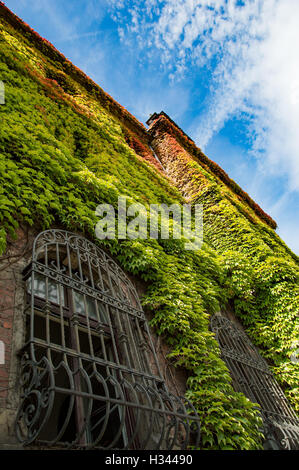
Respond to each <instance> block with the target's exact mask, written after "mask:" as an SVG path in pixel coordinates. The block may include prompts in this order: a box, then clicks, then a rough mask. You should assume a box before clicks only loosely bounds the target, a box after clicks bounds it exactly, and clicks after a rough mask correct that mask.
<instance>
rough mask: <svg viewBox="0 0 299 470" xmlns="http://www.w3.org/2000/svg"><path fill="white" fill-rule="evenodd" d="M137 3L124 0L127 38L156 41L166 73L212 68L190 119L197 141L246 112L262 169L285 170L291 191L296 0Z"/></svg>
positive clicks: (296, 163)
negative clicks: (205, 96) (129, 15)
mask: <svg viewBox="0 0 299 470" xmlns="http://www.w3.org/2000/svg"><path fill="white" fill-rule="evenodd" d="M125 3H126V2H124V4H125ZM143 3H144V2H142V3H140V2H139V1H137V0H133V1H130V11H132V12H133V14H134V22H133V23H132V22H128V18H126V24H125V25H124V26H123V31H124V34H125V36H126V38H127V39H128V36H129V34H130V33H133V34H134V35H135V37H137V38H138V40H139V43H140V44H143V45H144V44H145V43H146V44H147V45H151V46H152V45H155V47H156V49H158V50H160V52H161V54H162V57H161V60H162V62H163V63H164V64H166V65H167V67H168V68H169V73H170V76H171V77H172V78H173V77H174V76H176V77H177V78H179V76H181V75H182V74H184V73H185V71H186V69H187V68H188V67H190V64H191V65H192V67H193V69H194V67H198V74H200V69H201V68H202V67H206V66H209V67H212V74H211V82H210V84H209V85H210V93H209V98H208V100H207V101H206V103H205V107H204V110H203V111H202V110H200V113H199V119H198V121H197V122H196V125H197V128H196V129H197V130H196V132H195V136H196V141H197V142H198V144H199V145H200V146H201V147H205V146H206V145H207V144H208V142H209V141H210V139H211V138H212V137H213V135H215V133H217V132H218V131H219V130H220V129H221V128H222V127H223V125H224V124H225V122H226V121H227V120H228V119H229V118H231V117H232V116H233V115H236V114H237V113H240V112H242V113H245V114H247V115H248V117H249V116H250V120H249V121H248V123H249V127H248V132H249V135H250V137H251V141H252V149H253V151H254V152H255V155H256V156H258V157H260V158H259V161H260V167H261V170H262V171H266V172H273V174H275V173H276V174H277V173H279V172H281V173H284V174H287V175H288V178H289V183H290V189H292V190H299V131H298V122H299V53H298V46H299V27H298V25H299V2H298V0H246V1H245V2H240V1H238V2H237V1H235V0H217V1H216V0H215V1H213V0H202V1H198V0H166V1H159V0H155V1H153V0H151V1H150V2H145V3H146V4H147V6H146V7H145V6H144V5H143ZM242 3H243V5H242ZM149 12H151V15H150V14H149ZM118 21H119V22H120V21H121V13H120V12H119V16H118Z"/></svg>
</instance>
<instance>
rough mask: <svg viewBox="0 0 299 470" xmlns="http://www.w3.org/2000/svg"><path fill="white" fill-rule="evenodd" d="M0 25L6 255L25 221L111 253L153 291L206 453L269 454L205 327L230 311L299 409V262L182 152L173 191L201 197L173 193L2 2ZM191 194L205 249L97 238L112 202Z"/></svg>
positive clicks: (131, 136) (97, 97)
mask: <svg viewBox="0 0 299 470" xmlns="http://www.w3.org/2000/svg"><path fill="white" fill-rule="evenodd" d="M0 14H1V18H0V26H1V29H0V59H1V60H0V79H1V80H2V81H3V82H4V83H5V97H6V102H5V105H1V106H0V119H1V125H0V207H1V211H0V223H1V229H0V249H1V253H4V252H5V246H6V237H7V235H9V236H10V237H13V236H14V235H15V233H16V229H17V228H18V226H19V224H29V225H34V226H35V227H40V229H45V228H49V227H54V226H62V227H64V228H66V229H69V230H72V231H75V232H76V231H77V232H79V233H84V234H85V236H87V237H88V238H89V239H91V240H93V241H96V242H97V243H101V246H102V247H104V248H105V249H107V250H108V251H109V253H111V255H112V256H113V257H114V258H115V259H116V260H117V261H118V262H119V263H120V265H121V266H122V267H123V269H125V270H126V271H127V272H128V273H132V274H134V275H136V276H138V277H139V278H140V279H143V280H144V281H145V282H146V283H147V285H148V288H147V292H146V294H145V296H144V298H143V299H142V300H143V305H144V307H145V309H146V310H147V311H148V312H150V315H151V316H152V325H153V326H154V327H155V329H156V331H157V333H158V334H160V335H162V337H163V338H164V340H165V341H166V342H167V343H168V345H169V346H170V347H171V351H172V352H171V354H170V358H171V360H172V361H173V363H174V364H175V365H179V366H182V367H184V368H185V369H186V370H187V371H188V374H189V379H188V382H187V396H188V398H189V399H191V400H192V402H193V403H194V405H195V406H196V408H197V410H198V412H199V415H200V417H201V421H202V438H201V447H202V448H204V449H258V448H261V445H262V444H261V442H262V441H261V437H262V436H261V433H260V428H261V420H260V418H259V415H258V412H257V410H256V405H254V404H252V403H251V402H250V401H249V400H248V399H247V398H246V397H245V396H244V395H243V394H241V393H236V392H234V390H233V388H232V385H231V378H230V375H229V372H228V370H227V368H226V366H225V364H224V362H223V361H222V360H221V359H220V351H219V347H218V345H217V343H216V341H215V339H214V336H213V334H212V333H211V332H210V331H209V319H210V316H211V315H212V314H213V313H215V312H218V311H220V310H221V308H223V307H224V306H225V305H226V304H227V303H228V302H233V304H234V307H235V309H236V313H237V315H238V316H239V318H240V319H241V320H242V322H243V324H244V325H245V326H246V327H247V331H248V333H249V334H250V336H251V338H252V340H253V341H254V343H255V344H256V345H257V346H259V347H260V348H261V350H262V353H263V355H264V356H265V357H267V359H268V360H269V363H270V364H271V365H272V367H273V370H274V372H275V374H276V377H277V379H278V380H279V381H280V383H282V385H283V386H284V388H285V390H286V393H287V394H288V396H289V399H290V400H291V401H292V403H293V404H295V386H296V377H297V382H298V375H297V376H296V370H295V369H296V367H298V366H297V365H296V364H294V363H292V362H291V361H290V359H289V356H290V354H291V352H292V349H291V348H292V344H293V341H294V339H295V338H296V328H295V316H296V312H298V303H299V302H298V297H299V296H298V272H299V271H298V262H297V260H296V257H295V255H293V254H292V253H291V252H290V250H289V249H288V248H287V247H286V246H285V245H284V243H283V242H282V241H281V240H280V239H279V238H278V236H277V235H276V234H275V232H274V231H273V229H272V228H270V226H269V224H266V223H265V221H262V220H261V219H260V217H259V216H257V214H256V212H255V211H254V209H253V208H252V207H250V206H249V205H248V202H246V201H245V200H244V199H240V198H239V197H238V196H237V195H236V193H235V192H234V191H233V189H232V188H229V187H228V186H227V185H225V184H224V183H223V181H221V179H220V178H218V177H217V176H216V175H215V173H214V172H213V171H211V170H209V169H208V168H204V167H203V166H202V165H200V163H199V162H198V161H196V158H195V157H194V158H193V157H192V158H190V153H188V152H187V151H186V150H185V149H184V148H183V147H182V146H181V145H180V146H179V147H177V148H176V151H175V155H176V157H177V158H176V162H177V163H176V165H177V167H176V169H177V170H175V171H178V172H179V171H180V168H181V169H182V173H181V174H179V173H177V177H176V178H177V183H178V182H179V181H185V182H186V184H187V185H191V186H192V188H191V189H192V190H191V192H189V189H188V191H187V190H186V188H184V187H183V186H184V185H182V184H180V183H179V184H178V187H175V185H174V184H173V183H172V180H171V179H170V178H168V177H166V176H165V175H164V174H163V171H162V168H161V166H160V165H159V164H158V163H157V162H156V160H155V158H154V157H153V154H152V152H151V149H150V148H149V146H148V144H147V139H148V136H147V132H146V130H145V128H144V127H143V126H142V125H141V124H140V123H138V121H137V120H136V119H135V118H134V117H133V116H131V115H130V114H129V113H128V112H127V111H126V110H124V109H123V108H122V107H121V106H120V105H118V104H117V103H116V102H115V101H114V100H113V99H112V98H111V97H109V96H108V95H106V94H105V93H104V92H103V91H102V90H101V89H100V88H99V87H97V86H96V85H95V84H94V83H93V82H92V81H91V80H90V79H88V77H86V76H84V74H83V73H82V72H80V71H78V70H77V69H75V67H74V66H73V65H72V64H70V62H69V61H67V60H66V59H65V58H63V56H62V55H61V54H59V52H58V51H56V50H55V49H54V48H53V47H52V46H51V45H50V44H49V43H47V42H46V41H44V40H43V39H42V38H40V37H39V36H38V35H36V34H35V33H34V32H33V31H32V30H31V29H30V28H29V27H28V26H26V25H25V24H24V23H22V22H21V21H20V20H18V19H17V18H16V17H15V16H14V15H12V14H11V13H10V12H9V11H8V10H7V9H5V7H4V6H3V4H2V3H1V2H0ZM160 137H161V136H160ZM153 138H154V134H152V135H151V139H153ZM161 138H162V137H161ZM163 138H164V137H163ZM166 138H167V139H168V138H170V137H169V136H166ZM175 142H176V140H175V139H174V140H173V144H174V143H175ZM167 146H168V143H167ZM174 150H175V149H174ZM184 152H185V153H184ZM181 158H182V159H186V162H184V165H183V166H180V162H181ZM162 160H163V158H162ZM185 163H186V164H185ZM186 165H187V166H186ZM186 168H187V170H188V171H187V173H186V172H185V170H186ZM189 175H190V177H189ZM170 176H174V174H172V175H170ZM199 181H200V184H198V182H199ZM191 186H190V187H191ZM188 194H189V195H192V200H193V202H196V201H197V200H200V201H202V202H204V237H205V238H204V244H203V247H202V249H201V250H200V251H198V252H195V251H186V250H184V247H183V244H182V242H181V241H180V240H150V239H147V240H124V241H120V242H117V241H114V240H106V241H102V242H100V241H98V240H96V239H95V234H94V227H95V224H96V222H97V218H96V217H95V213H94V211H95V208H96V206H97V205H98V204H100V203H102V202H105V203H110V204H112V205H114V206H115V208H117V200H118V196H124V195H125V196H127V197H128V200H129V202H141V203H143V204H144V205H146V206H148V204H150V203H162V202H164V203H166V204H171V203H174V202H179V203H183V202H185V201H186V197H187V198H188ZM297 336H298V335H297Z"/></svg>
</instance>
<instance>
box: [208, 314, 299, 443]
mask: <svg viewBox="0 0 299 470" xmlns="http://www.w3.org/2000/svg"><path fill="white" fill-rule="evenodd" d="M211 330H212V331H213V332H214V333H215V336H216V339H217V341H218V343H219V346H220V350H221V354H222V358H223V359H224V361H225V362H226V364H227V367H228V369H229V371H230V374H231V377H232V381H233V387H234V389H235V390H236V391H237V392H242V393H244V395H245V396H247V398H249V400H250V401H252V402H253V403H258V404H259V405H260V410H261V416H262V419H263V428H264V429H263V431H264V435H265V443H264V447H265V448H266V449H276V450H284V449H286V450H298V449H299V420H298V418H297V415H296V414H295V412H294V411H293V409H292V408H291V406H290V404H289V402H288V400H287V398H286V397H285V395H284V393H283V391H282V389H281V387H280V386H279V385H278V383H277V382H276V380H275V379H274V377H273V375H272V373H271V371H270V369H269V367H268V364H267V362H266V361H265V360H264V359H263V358H262V356H261V355H260V353H259V352H258V350H257V348H255V346H254V345H253V344H252V343H251V341H250V340H249V338H248V336H247V335H246V334H245V333H244V332H243V331H242V330H241V329H240V328H239V327H238V326H237V325H236V324H235V323H233V322H232V321H231V320H229V319H228V318H226V317H224V316H222V315H220V314H216V315H213V317H212V318H211Z"/></svg>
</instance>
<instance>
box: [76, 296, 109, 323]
mask: <svg viewBox="0 0 299 470" xmlns="http://www.w3.org/2000/svg"><path fill="white" fill-rule="evenodd" d="M85 301H86V307H87V314H88V316H89V318H93V319H94V320H97V319H98V317H97V312H96V304H95V302H96V300H93V299H91V298H90V297H87V296H85ZM74 303H75V311H76V313H79V314H81V315H86V312H85V303H84V295H83V294H79V293H78V292H76V291H74ZM97 305H98V311H99V316H100V321H102V322H103V323H107V320H106V314H105V311H104V308H103V307H102V306H101V304H100V303H99V302H98V303H97Z"/></svg>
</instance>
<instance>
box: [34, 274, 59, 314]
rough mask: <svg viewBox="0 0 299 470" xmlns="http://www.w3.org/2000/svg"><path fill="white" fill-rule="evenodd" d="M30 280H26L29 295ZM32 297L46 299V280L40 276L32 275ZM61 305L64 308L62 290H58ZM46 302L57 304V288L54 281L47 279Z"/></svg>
mask: <svg viewBox="0 0 299 470" xmlns="http://www.w3.org/2000/svg"><path fill="white" fill-rule="evenodd" d="M31 285H32V279H31V277H30V278H29V279H28V284H27V286H28V287H27V291H28V292H29V293H31ZM33 291H34V295H36V296H37V297H40V298H42V299H46V278H45V277H44V276H42V275H41V274H34V283H33ZM60 293H61V300H62V305H63V306H65V299H64V290H63V288H61V289H60ZM48 300H49V302H54V303H56V304H59V286H58V284H57V283H56V282H55V281H52V279H49V278H48Z"/></svg>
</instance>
